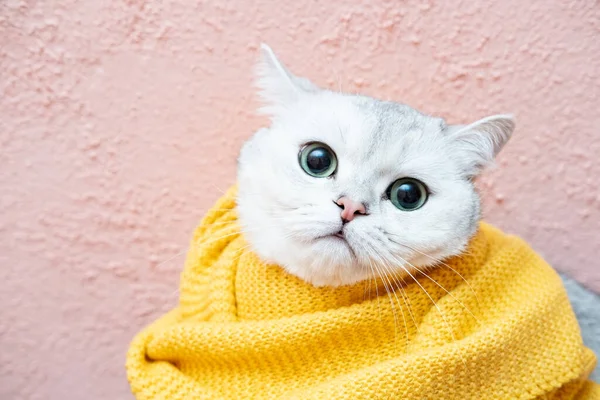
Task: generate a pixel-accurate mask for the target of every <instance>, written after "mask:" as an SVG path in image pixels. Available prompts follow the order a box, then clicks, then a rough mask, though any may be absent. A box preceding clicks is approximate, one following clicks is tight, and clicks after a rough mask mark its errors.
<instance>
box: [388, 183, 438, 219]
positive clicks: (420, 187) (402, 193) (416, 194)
mask: <svg viewBox="0 0 600 400" xmlns="http://www.w3.org/2000/svg"><path fill="white" fill-rule="evenodd" d="M387 195H388V197H389V199H390V201H391V202H392V204H393V205H394V206H396V208H398V209H400V210H402V211H414V210H417V209H419V208H421V207H423V204H425V202H426V201H427V195H428V193H427V187H426V186H425V184H424V183H423V182H421V181H419V180H416V179H414V178H402V179H398V180H397V181H395V182H394V183H392V184H391V186H390V187H389V188H388V190H387Z"/></svg>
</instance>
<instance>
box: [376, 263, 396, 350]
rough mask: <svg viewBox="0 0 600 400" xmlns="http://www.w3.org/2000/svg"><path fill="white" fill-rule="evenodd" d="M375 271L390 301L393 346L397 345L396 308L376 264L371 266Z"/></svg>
mask: <svg viewBox="0 0 600 400" xmlns="http://www.w3.org/2000/svg"><path fill="white" fill-rule="evenodd" d="M369 263H371V259H369ZM373 266H374V268H375V270H376V271H377V274H378V275H379V277H380V278H381V282H382V283H383V286H384V288H385V292H386V294H387V296H388V299H389V300H390V306H391V310H392V315H393V317H394V346H396V345H397V342H398V317H397V316H396V308H395V307H394V301H393V299H392V296H391V295H390V289H391V288H388V285H387V283H386V280H385V279H386V277H385V274H383V273H382V272H381V271H380V270H379V268H378V267H377V264H373Z"/></svg>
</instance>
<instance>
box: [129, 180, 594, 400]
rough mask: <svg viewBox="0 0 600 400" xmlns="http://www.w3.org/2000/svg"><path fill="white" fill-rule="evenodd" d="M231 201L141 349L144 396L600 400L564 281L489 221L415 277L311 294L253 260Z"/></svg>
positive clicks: (136, 344) (197, 243) (206, 226)
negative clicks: (175, 300)
mask: <svg viewBox="0 0 600 400" xmlns="http://www.w3.org/2000/svg"><path fill="white" fill-rule="evenodd" d="M235 195H236V192H235V188H232V189H231V190H230V191H229V192H228V193H227V194H226V195H225V196H224V197H223V198H221V199H220V200H219V201H218V203H217V204H216V205H215V207H214V208H213V209H212V210H211V211H209V212H208V214H207V216H206V217H205V218H204V220H203V222H202V223H201V225H200V226H199V227H198V228H197V229H196V231H195V234H194V237H193V240H192V243H191V246H190V250H189V253H188V256H187V260H186V263H185V269H184V272H183V274H182V279H181V288H180V302H179V305H178V307H176V308H175V309H174V310H173V311H171V312H170V313H168V314H167V315H165V316H164V317H162V318H161V319H159V320H158V321H156V322H155V323H153V324H152V325H150V326H149V327H148V328H146V329H145V330H143V331H142V332H141V333H139V334H138V335H137V337H136V338H135V339H134V340H133V342H132V343H131V346H130V349H129V352H128V354H127V374H128V379H129V382H130V384H131V388H132V391H133V393H134V394H135V395H136V397H137V398H138V399H170V400H179V399H252V398H260V399H460V400H466V399H477V400H481V399H486V400H493V399H503V400H504V399H553V400H554V399H586V400H587V399H600V388H599V386H598V385H596V384H594V383H592V382H590V381H588V380H587V376H588V375H589V373H590V371H591V370H592V369H593V367H594V365H595V362H596V360H595V357H594V355H593V354H592V352H591V351H589V350H588V349H586V348H585V347H584V346H583V343H582V340H581V335H580V331H579V326H578V324H577V321H576V319H575V316H574V314H573V311H572V310H571V307H570V305H569V302H568V299H567V295H566V292H565V290H564V288H563V286H562V283H561V280H560V278H559V277H558V275H557V274H556V273H555V272H554V271H553V270H552V268H550V267H549V266H548V265H547V264H546V263H545V262H544V261H543V260H542V259H541V258H540V257H539V256H538V255H537V254H536V253H535V252H533V251H532V250H531V249H530V248H529V247H528V246H527V245H526V244H525V243H524V242H523V241H522V240H521V239H519V238H517V237H514V236H508V235H505V234H503V233H502V232H500V231H499V230H497V229H496V228H493V227H491V226H489V225H487V224H481V225H480V229H479V231H478V233H477V234H476V236H475V237H474V238H473V239H472V241H471V243H470V245H469V248H468V250H467V251H466V252H465V253H464V254H463V255H462V256H460V257H456V258H454V259H451V260H449V261H448V262H447V264H446V265H440V266H438V267H436V268H433V269H430V270H429V271H428V272H427V275H424V274H415V278H416V281H415V280H413V279H411V278H410V277H408V278H406V279H404V281H402V280H400V279H390V280H389V281H388V280H386V281H381V280H379V281H377V282H375V281H373V280H372V281H371V282H368V283H366V282H361V283H358V284H356V285H350V286H343V287H339V288H315V287H313V286H311V285H309V284H307V283H305V282H303V281H301V280H300V279H298V278H296V277H294V276H291V275H289V274H287V273H286V272H285V271H284V270H283V269H282V268H280V267H278V266H276V265H266V264H264V263H263V262H261V261H260V260H259V259H258V258H257V256H256V255H255V254H253V253H252V252H251V251H250V250H249V247H248V244H247V242H246V241H245V240H244V237H243V235H242V234H241V233H240V228H239V226H238V224H237V222H236V212H235ZM386 286H387V288H388V289H389V290H391V291H392V293H391V294H390V295H388V294H387V292H386ZM434 303H435V305H434Z"/></svg>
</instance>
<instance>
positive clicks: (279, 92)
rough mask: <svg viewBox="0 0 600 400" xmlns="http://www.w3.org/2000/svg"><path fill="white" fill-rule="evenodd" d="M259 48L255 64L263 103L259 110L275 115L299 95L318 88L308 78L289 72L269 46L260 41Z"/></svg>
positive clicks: (296, 99)
mask: <svg viewBox="0 0 600 400" xmlns="http://www.w3.org/2000/svg"><path fill="white" fill-rule="evenodd" d="M260 50H261V60H260V62H259V63H258V65H257V71H256V72H257V81H256V84H257V86H258V88H259V89H260V92H259V94H260V97H261V98H262V100H263V102H264V103H265V107H263V108H262V109H261V111H263V112H264V113H266V114H269V115H275V114H277V113H278V111H279V110H281V109H282V108H285V107H287V106H289V105H291V104H293V103H294V102H296V101H298V99H299V98H300V97H301V96H305V95H306V94H309V93H311V92H316V91H318V90H319V88H318V87H317V86H315V85H314V84H312V83H311V82H310V81H309V80H308V79H306V78H301V77H298V76H295V75H293V74H292V73H291V72H289V71H288V69H287V68H286V67H285V65H283V63H282V62H281V61H279V59H278V58H277V57H276V56H275V53H274V52H273V50H271V48H270V47H269V46H267V45H266V44H264V43H262V44H261V45H260Z"/></svg>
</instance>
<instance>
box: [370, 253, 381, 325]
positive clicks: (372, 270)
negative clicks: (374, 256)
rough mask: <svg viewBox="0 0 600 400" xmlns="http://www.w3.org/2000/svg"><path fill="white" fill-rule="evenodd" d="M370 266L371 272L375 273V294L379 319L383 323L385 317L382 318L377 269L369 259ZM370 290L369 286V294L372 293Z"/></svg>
mask: <svg viewBox="0 0 600 400" xmlns="http://www.w3.org/2000/svg"><path fill="white" fill-rule="evenodd" d="M369 266H370V267H371V273H372V274H373V280H374V281H375V295H376V297H377V312H378V313H379V320H380V321H381V322H382V323H383V319H382V318H381V306H380V304H379V288H378V286H379V285H378V284H377V275H376V274H375V270H374V268H373V264H372V263H371V260H369ZM370 290H371V288H369V295H370Z"/></svg>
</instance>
